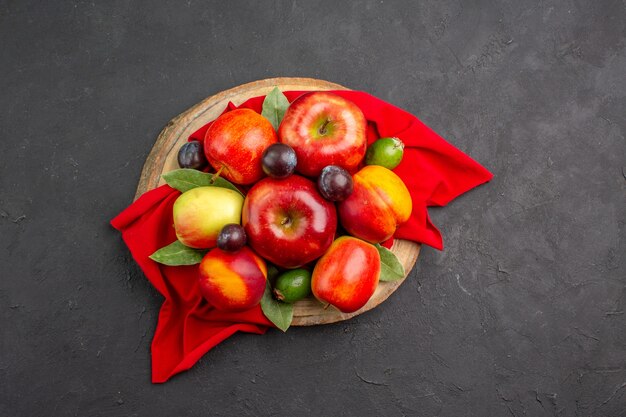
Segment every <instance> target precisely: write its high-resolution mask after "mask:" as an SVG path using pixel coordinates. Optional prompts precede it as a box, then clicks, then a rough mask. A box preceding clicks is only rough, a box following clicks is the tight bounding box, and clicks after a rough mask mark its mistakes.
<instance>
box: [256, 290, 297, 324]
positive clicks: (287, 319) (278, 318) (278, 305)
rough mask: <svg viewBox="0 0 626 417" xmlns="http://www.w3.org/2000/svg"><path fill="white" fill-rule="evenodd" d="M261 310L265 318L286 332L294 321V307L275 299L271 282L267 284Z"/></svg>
mask: <svg viewBox="0 0 626 417" xmlns="http://www.w3.org/2000/svg"><path fill="white" fill-rule="evenodd" d="M261 310H263V314H265V317H267V318H268V319H269V321H271V322H272V323H274V324H275V325H276V327H278V328H279V329H280V330H282V331H283V332H286V331H287V329H288V328H289V326H291V321H292V320H293V305H291V304H288V303H283V302H282V301H278V300H276V299H274V297H273V296H272V287H271V286H270V283H269V281H268V282H267V283H266V284H265V292H264V293H263V298H261Z"/></svg>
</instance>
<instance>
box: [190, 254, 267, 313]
mask: <svg viewBox="0 0 626 417" xmlns="http://www.w3.org/2000/svg"><path fill="white" fill-rule="evenodd" d="M266 279H267V267H266V266H265V261H263V259H261V258H260V257H259V256H258V255H257V254H255V253H254V252H253V251H252V250H251V249H250V248H248V247H245V246H244V247H243V248H242V249H240V250H239V251H237V252H225V251H223V250H221V249H218V248H215V249H212V250H211V251H209V253H207V254H206V255H205V256H204V258H202V262H200V278H199V280H200V281H199V282H200V292H201V293H202V296H203V297H204V298H205V299H206V300H207V301H208V302H209V304H211V305H212V306H213V307H215V308H216V309H218V310H221V311H226V312H236V311H243V310H248V309H250V308H252V307H254V306H256V305H257V304H259V302H260V301H261V297H263V292H264V291H265V282H266Z"/></svg>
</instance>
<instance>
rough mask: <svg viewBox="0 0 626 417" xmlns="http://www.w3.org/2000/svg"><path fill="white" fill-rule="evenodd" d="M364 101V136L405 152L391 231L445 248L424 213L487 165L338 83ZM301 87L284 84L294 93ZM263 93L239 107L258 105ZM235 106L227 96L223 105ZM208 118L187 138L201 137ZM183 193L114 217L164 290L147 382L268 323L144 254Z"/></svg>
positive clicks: (193, 269)
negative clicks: (401, 212) (405, 217)
mask: <svg viewBox="0 0 626 417" xmlns="http://www.w3.org/2000/svg"><path fill="white" fill-rule="evenodd" d="M335 93H336V94H338V95H341V96H343V97H345V98H347V99H349V100H351V101H353V102H354V103H355V104H356V105H357V106H359V107H360V108H361V110H362V111H363V113H364V114H365V117H366V119H367V120H368V123H369V126H368V139H369V141H370V142H371V141H373V140H375V139H376V138H378V137H387V136H395V137H398V138H400V139H401V140H402V141H403V142H404V144H405V146H406V147H405V152H404V158H403V160H402V163H401V164H400V166H398V167H397V168H396V169H395V170H394V171H395V172H396V173H397V174H398V175H399V176H400V177H401V178H402V180H403V181H404V182H405V184H406V185H407V187H408V188H409V191H410V192H411V197H412V199H413V213H412V215H411V218H410V220H409V221H408V222H407V223H405V224H404V225H402V226H401V227H399V228H398V230H397V232H396V234H395V237H397V238H402V239H409V240H413V241H416V242H421V243H424V244H427V245H430V246H432V247H434V248H437V249H442V248H443V242H442V238H441V233H440V232H439V230H437V228H436V227H435V226H434V225H433V224H432V222H431V221H430V219H429V218H428V212H427V210H426V207H427V206H443V205H445V204H447V203H448V202H449V201H451V200H452V199H454V198H456V197H457V196H459V195H460V194H463V193H464V192H466V191H468V190H470V189H472V188H474V187H476V186H478V185H480V184H482V183H484V182H487V181H489V180H490V179H491V178H492V175H491V173H489V171H487V170H486V169H485V168H483V167H482V166H481V165H479V164H478V163H477V162H475V161H474V160H473V159H471V158H470V157H469V156H467V155H465V154H464V153H462V152H461V151H459V150H458V149H456V148H455V147H454V146H452V145H450V144H449V143H447V142H446V141H445V140H443V139H442V138H441V137H440V136H438V135H437V134H436V133H435V132H433V131H432V130H431V129H430V128H428V127H427V126H426V125H424V124H423V123H422V122H420V121H419V120H418V119H417V118H416V117H415V116H412V115H411V114H409V113H407V112H405V111H404V110H401V109H399V108H397V107H395V106H392V105H391V104H389V103H386V102H384V101H382V100H379V99H377V98H375V97H373V96H371V95H369V94H367V93H363V92H358V91H335ZM300 94H302V92H299V91H288V92H285V95H286V96H287V98H288V99H289V101H293V100H294V99H295V98H296V97H298V96H299V95H300ZM263 99H264V97H255V98H252V99H249V100H248V101H246V102H245V103H243V104H242V105H241V106H239V107H246V108H250V109H253V110H255V111H257V112H259V113H260V112H261V106H262V104H263ZM234 108H236V107H235V106H234V105H232V103H229V106H228V108H227V109H226V111H229V110H232V109H234ZM209 125H210V123H209V124H207V125H205V126H203V127H202V128H201V129H199V130H198V131H197V132H194V133H193V134H192V135H191V137H190V139H200V140H202V139H203V138H204V133H205V132H206V130H207V129H208V126H209ZM179 194H180V193H179V192H178V191H176V190H174V189H172V188H170V187H169V186H167V185H164V186H161V187H159V188H157V189H155V190H152V191H149V192H147V193H145V194H144V195H142V196H141V197H140V198H139V199H138V200H137V201H135V202H134V203H133V204H131V205H130V206H129V207H128V208H127V209H126V210H124V211H123V212H122V213H120V214H119V215H118V216H117V217H116V218H115V219H113V220H112V221H111V224H112V225H113V227H115V228H116V229H118V230H119V231H121V232H122V238H123V239H124V241H125V242H126V244H127V245H128V248H129V249H130V252H131V253H132V255H133V257H134V258H135V260H136V261H137V263H138V264H139V266H140V267H141V269H142V270H143V272H144V273H145V275H146V277H147V278H148V280H150V282H151V283H152V285H154V287H155V288H156V289H157V290H158V291H159V292H160V293H161V295H163V297H164V298H165V301H164V302H163V305H162V307H161V311H160V314H159V321H158V324H157V328H156V331H155V334H154V338H153V340H152V382H154V383H160V382H165V381H167V380H168V379H169V378H170V377H172V376H173V375H175V374H177V373H179V372H182V371H185V370H187V369H189V368H190V367H191V366H192V365H193V364H194V363H195V362H196V361H197V360H198V359H199V358H200V357H201V356H202V355H204V354H205V353H206V352H208V351H209V350H210V349H211V348H213V347H214V346H215V345H217V344H218V343H220V342H221V341H222V340H224V339H226V338H228V337H229V336H231V335H232V334H233V333H235V332H237V331H242V332H247V333H257V334H262V333H265V331H266V330H267V329H268V327H270V326H273V325H272V323H271V322H270V321H268V320H267V319H266V318H265V316H264V315H263V313H262V311H261V308H260V307H259V306H257V307H255V308H253V309H251V310H248V311H245V312H242V313H222V312H219V311H217V310H215V309H214V308H212V307H211V306H210V305H209V304H208V303H207V302H206V301H204V299H203V298H202V296H201V295H200V291H199V289H198V278H197V273H198V268H197V266H182V267H181V266H177V267H170V266H165V265H160V264H158V263H156V262H154V261H152V260H151V259H149V258H148V256H149V255H151V254H152V253H153V252H154V251H156V250H157V249H159V248H161V247H163V246H166V245H168V244H170V243H172V242H173V241H174V240H176V236H175V233H174V229H173V227H172V205H173V204H174V200H176V197H178V195H179Z"/></svg>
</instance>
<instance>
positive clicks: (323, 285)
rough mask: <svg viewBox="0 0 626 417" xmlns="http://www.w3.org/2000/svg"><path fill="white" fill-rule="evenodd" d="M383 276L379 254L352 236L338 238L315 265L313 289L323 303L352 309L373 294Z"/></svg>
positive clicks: (351, 310) (345, 309) (355, 309)
mask: <svg viewBox="0 0 626 417" xmlns="http://www.w3.org/2000/svg"><path fill="white" fill-rule="evenodd" d="M379 278H380V255H379V254H378V250H377V249H376V248H375V247H374V246H373V245H372V244H370V243H367V242H365V241H363V240H361V239H357V238H354V237H352V236H342V237H340V238H338V239H337V240H335V241H334V242H333V244H332V245H331V246H330V249H328V251H327V252H326V253H325V254H324V256H322V257H321V258H320V260H319V261H317V264H315V269H313V277H312V280H311V290H312V291H313V295H315V297H316V298H317V299H318V300H320V301H321V302H323V303H328V304H331V305H333V306H335V307H336V308H337V309H339V310H340V311H342V312H344V313H353V312H355V311H357V310H358V309H360V308H361V307H363V306H364V305H365V304H366V303H367V301H368V300H369V299H370V298H371V297H372V295H373V294H374V291H376V287H377V286H378V280H379Z"/></svg>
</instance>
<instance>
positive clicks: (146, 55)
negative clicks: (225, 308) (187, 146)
mask: <svg viewBox="0 0 626 417" xmlns="http://www.w3.org/2000/svg"><path fill="white" fill-rule="evenodd" d="M625 22H626V6H625V4H624V2H623V1H609V0H594V1H591V0H589V1H573V0H572V1H550V0H545V1H505V2H496V1H469V2H468V1H465V2H463V1H458V2H454V1H439V0H437V1H434V0H433V1H428V2H409V1H405V2H392V1H389V0H386V1H367V2H339V1H332V2H331V1H329V2H319V1H298V2H295V1H294V2H226V1H224V2H213V3H204V2H199V1H196V0H193V1H192V0H188V1H184V2H175V1H164V2H125V1H107V2H105V1H98V2H92V1H88V2H82V1H78V2H61V1H59V2H32V1H20V2H17V1H0V44H1V48H0V74H1V77H0V91H1V92H2V94H1V97H0V127H1V132H2V133H1V134H2V138H1V141H0V158H1V160H0V161H1V164H0V215H1V217H0V248H1V249H0V275H1V281H0V415H2V416H65V415H72V416H73V415H76V416H97V415H102V416H126V415H128V416H134V415H137V416H183V415H216V416H257V415H259V416H261V415H263V416H265V415H273V416H289V415H291V416H309V415H310V416H317V415H326V416H338V415H341V416H382V415H389V416H403V415H406V416H417V415H420V416H421V415H423V416H432V415H441V416H464V415H472V416H509V415H510V416H523V415H527V416H552V415H558V416H620V415H621V416H623V415H626V325H625V323H626V314H625V310H626V286H625V285H626V262H625V258H626V239H625V222H626V198H625V197H626V180H625V177H626V168H625V166H626V140H625V139H624V134H625V131H626V130H625V129H626V98H625V94H626V77H625V75H626V54H625V52H626V35H625ZM275 76H301V77H314V78H321V79H326V80H330V81H335V82H338V83H341V84H344V85H346V86H348V87H351V88H353V89H360V90H365V91H368V92H370V93H372V94H374V95H376V96H378V97H380V98H382V99H384V100H387V101H389V102H391V103H394V104H396V105H398V106H400V107H402V108H404V109H407V110H408V111H410V112H412V113H414V114H415V115H417V116H418V117H420V118H421V119H422V120H423V121H424V122H425V123H427V124H428V125H429V126H431V127H432V128H433V129H435V130H436V131H437V132H439V133H440V134H441V135H442V136H444V137H445V138H447V139H448V140H449V141H450V142H451V143H453V144H454V145H456V146H457V147H458V148H460V149H461V150H463V151H465V152H466V153H468V154H469V155H471V156H472V157H474V158H475V159H477V160H478V161H480V162H481V163H483V164H484V165H485V166H486V167H487V168H489V169H490V170H491V171H492V172H493V173H494V174H495V178H494V180H493V181H492V182H491V183H490V184H488V185H486V186H482V187H480V188H478V189H476V190H474V191H472V192H470V193H468V194H467V195H465V196H463V197H461V198H459V199H458V200H456V201H454V202H453V203H452V204H450V205H449V206H448V207H445V208H440V209H432V210H431V211H430V213H431V216H432V218H433V219H434V221H435V223H436V224H437V225H438V226H439V227H440V228H441V230H442V232H443V234H444V239H445V244H446V248H445V250H444V251H442V252H438V251H436V250H434V249H431V248H424V249H423V251H422V254H421V256H420V258H419V261H418V263H417V265H416V267H415V269H414V270H413V272H412V273H411V275H410V276H409V279H408V280H407V281H406V282H405V283H404V285H403V286H402V287H401V288H400V290H399V291H398V292H396V293H395V294H394V295H393V296H392V297H391V298H390V299H389V300H388V301H387V302H386V303H384V304H383V305H382V306H381V307H380V308H377V309H375V310H373V311H371V312H369V313H367V314H364V315H362V316H360V317H358V318H355V319H353V320H350V321H347V322H342V323H339V324H335V325H327V326H321V327H311V328H293V329H290V330H289V331H288V333H287V334H282V333H281V332H278V331H273V330H272V331H269V332H268V333H267V334H266V335H265V336H254V335H246V334H239V335H236V336H234V337H232V338H231V339H229V340H227V341H226V342H224V343H222V344H221V345H219V346H218V347H217V348H215V349H214V350H212V351H211V352H209V353H208V354H207V355H205V356H204V357H203V358H202V359H201V360H200V361H199V362H198V364H197V365H196V366H195V367H193V369H191V370H190V371H189V372H186V373H184V374H181V375H179V376H177V377H175V378H174V379H173V380H171V381H170V382H168V383H167V384H165V385H152V384H151V383H150V351H149V348H150V341H151V338H152V334H153V331H154V328H155V324H156V320H157V314H158V310H159V306H160V304H161V301H162V299H161V298H160V296H159V295H158V294H157V293H156V291H155V290H154V289H152V288H151V287H150V285H149V284H148V282H147V281H146V280H145V278H144V276H143V274H142V273H141V271H140V270H139V269H138V267H137V266H136V265H135V263H134V261H133V260H132V258H131V257H130V255H129V253H128V251H127V249H126V247H125V246H124V245H123V243H122V240H121V238H120V235H119V233H117V232H116V231H114V230H113V229H112V228H111V227H110V226H109V224H108V221H109V220H110V219H111V218H112V217H113V216H114V215H116V214H117V213H118V212H120V211H121V210H122V209H123V208H124V207H126V206H127V205H128V204H129V203H130V202H131V200H132V197H133V194H134V191H135V187H136V185H137V180H138V178H139V174H140V171H141V168H142V164H143V162H144V160H145V158H146V155H147V154H148V152H149V151H150V149H151V147H152V145H153V143H154V141H155V138H156V136H157V134H158V133H159V131H160V130H161V128H162V127H163V126H164V125H165V123H167V121H168V120H169V119H170V118H172V117H173V116H175V115H177V114H179V113H180V112H182V111H184V110H185V109H187V108H188V107H190V106H192V105H193V104H195V103H196V102H198V101H200V100H201V99H203V98H205V97H207V96H209V95H211V94H214V93H217V92H219V91H221V90H224V89H227V88H230V87H233V86H236V85H238V84H242V83H245V82H249V81H254V80H258V79H263V78H269V77H275Z"/></svg>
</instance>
